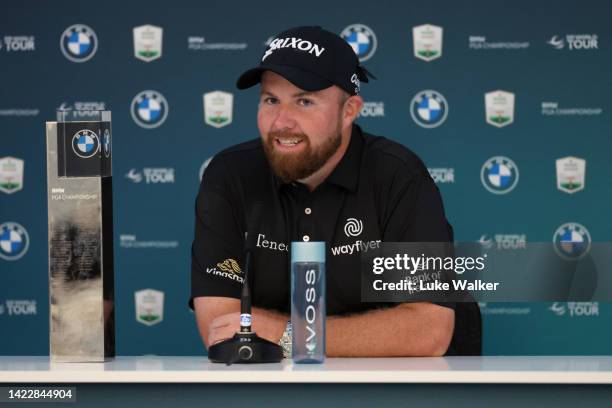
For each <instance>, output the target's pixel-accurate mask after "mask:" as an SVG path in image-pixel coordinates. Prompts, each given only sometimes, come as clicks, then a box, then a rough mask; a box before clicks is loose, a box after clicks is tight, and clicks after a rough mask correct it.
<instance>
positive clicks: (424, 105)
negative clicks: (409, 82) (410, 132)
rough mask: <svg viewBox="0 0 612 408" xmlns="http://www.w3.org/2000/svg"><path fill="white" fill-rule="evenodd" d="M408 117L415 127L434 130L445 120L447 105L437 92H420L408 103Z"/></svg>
mask: <svg viewBox="0 0 612 408" xmlns="http://www.w3.org/2000/svg"><path fill="white" fill-rule="evenodd" d="M410 115H411V116H412V119H413V120H414V121H415V122H416V124H417V125H419V126H421V127H424V128H428V129H429V128H435V127H438V126H440V125H441V124H442V123H444V121H445V120H446V117H447V116H448V103H447V102H446V99H445V98H444V96H443V95H442V94H441V93H439V92H437V91H433V90H426V91H421V92H419V93H418V94H416V95H415V96H414V98H412V102H410Z"/></svg>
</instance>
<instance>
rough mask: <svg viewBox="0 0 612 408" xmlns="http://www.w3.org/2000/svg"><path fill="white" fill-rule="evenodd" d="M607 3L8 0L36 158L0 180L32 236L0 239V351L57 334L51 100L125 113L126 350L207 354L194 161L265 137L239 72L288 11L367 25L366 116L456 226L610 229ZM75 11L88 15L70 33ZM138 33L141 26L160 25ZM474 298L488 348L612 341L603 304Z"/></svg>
mask: <svg viewBox="0 0 612 408" xmlns="http://www.w3.org/2000/svg"><path fill="white" fill-rule="evenodd" d="M611 15H612V4H610V3H607V2H605V1H593V0H589V1H583V2H576V1H522V0H514V1H500V0H497V1H485V0H474V1H463V2H457V1H450V0H444V1H437V2H427V1H418V2H417V1H367V0H353V1H345V0H341V1H334V2H330V1H321V0H312V1H308V2H286V1H278V0H267V1H264V2H249V1H231V0H230V1H213V0H208V1H183V0H179V1H175V2H167V1H159V0H151V1H129V2H128V1H122V2H119V1H115V0H109V1H104V2H102V1H98V2H80V1H76V0H75V1H65V0H61V1H53V2H45V1H32V0H25V1H9V2H5V3H4V4H3V6H2V13H0V41H1V43H0V44H1V45H2V47H1V48H0V75H1V82H0V159H2V158H6V157H12V158H15V159H20V160H23V164H24V167H23V181H22V183H19V182H17V185H15V184H14V183H13V184H11V183H8V184H6V186H5V187H4V188H3V191H0V224H4V225H7V224H5V223H17V224H19V225H20V226H21V227H22V228H21V229H20V230H19V231H18V232H19V234H20V235H19V236H18V241H19V239H21V241H19V242H21V243H22V244H23V243H24V242H25V240H26V239H27V241H28V247H27V248H25V247H24V246H22V247H20V248H17V249H16V251H17V252H19V253H18V254H16V255H18V256H19V258H18V259H16V260H10V259H5V258H7V257H8V258H10V256H7V257H4V258H0V354H1V355H45V354H48V352H49V345H48V342H49V336H48V331H49V323H48V320H49V319H48V315H49V307H48V302H49V300H48V269H47V268H48V265H47V204H46V174H45V121H48V120H54V118H55V111H56V110H57V109H59V108H73V109H79V108H87V107H89V108H91V107H94V108H95V107H98V108H104V109H108V110H111V111H112V115H113V124H112V127H113V177H114V181H113V183H114V218H115V219H114V229H115V239H114V243H115V246H114V250H115V262H116V264H115V274H116V289H115V291H116V321H117V352H118V354H122V355H145V354H155V355H198V354H202V353H205V350H204V348H203V345H202V343H201V341H200V339H199V336H198V333H197V330H196V326H195V322H194V315H193V313H192V312H191V311H190V310H189V309H188V308H187V299H188V296H189V277H190V247H191V239H192V235H193V220H194V215H193V209H194V199H195V195H196V192H197V189H198V184H199V177H200V171H201V168H202V166H203V163H204V162H205V161H206V160H207V159H208V158H210V157H211V156H213V155H214V154H215V153H216V152H218V151H220V150H222V149H224V148H225V147H228V146H231V145H234V144H236V143H240V142H242V141H245V140H248V139H251V138H254V137H258V131H257V127H256V111H257V101H258V90H257V89H256V88H254V89H250V90H247V91H242V92H241V91H237V90H236V89H235V85H234V84H235V81H236V79H237V77H238V75H239V74H240V73H241V72H242V71H244V70H245V69H246V68H249V67H251V66H253V65H255V64H257V63H258V61H259V59H260V57H261V55H262V53H263V51H264V49H265V44H266V41H268V40H269V39H270V37H271V36H272V35H274V34H275V33H277V32H280V31H282V30H283V29H285V28H288V27H292V26H296V25H321V26H323V27H325V28H327V29H329V30H331V31H334V32H337V33H339V34H340V33H342V32H345V33H347V34H346V35H347V39H348V40H349V41H355V39H356V40H357V41H359V42H360V43H361V48H360V49H361V51H362V54H361V55H362V57H363V58H367V60H365V61H364V65H365V66H366V67H367V68H368V70H370V71H371V72H372V73H374V74H375V75H376V76H377V77H378V80H376V81H372V82H370V83H369V84H365V85H364V86H363V92H362V94H363V97H364V99H365V101H366V102H368V103H369V105H368V110H367V112H364V114H363V116H362V117H360V118H359V120H358V123H359V124H360V125H361V126H362V128H363V129H365V130H366V131H368V132H369V133H374V134H379V135H384V136H386V137H389V138H391V139H393V140H396V141H398V142H399V143H402V144H404V145H406V146H408V147H409V148H411V149H412V150H414V151H415V152H416V153H417V154H419V155H420V156H421V157H422V159H423V160H424V161H425V163H426V164H427V166H428V167H429V168H430V169H431V171H432V173H433V174H435V175H436V179H437V181H438V186H439V188H440V191H441V193H442V195H443V199H444V202H445V207H446V211H447V215H448V218H449V220H450V221H451V223H452V224H453V226H454V228H455V234H456V237H455V238H456V240H458V241H464V242H466V241H468V242H469V241H472V242H473V241H479V240H480V241H482V242H483V243H489V244H490V245H497V242H498V241H499V242H500V243H501V242H509V243H510V244H509V245H511V246H512V245H517V242H518V245H519V246H520V242H521V241H523V242H527V244H528V243H531V242H533V243H535V242H552V240H553V237H554V235H555V231H556V230H557V229H558V228H559V227H560V226H562V225H563V224H565V223H568V222H571V223H577V224H580V225H581V226H583V227H584V228H585V229H586V230H587V231H588V239H589V241H592V242H593V243H602V242H606V241H607V240H608V232H610V231H611V230H612V219H611V217H610V202H611V199H612V188H611V184H610V180H612V166H610V163H609V159H610V153H611V151H612V137H611V135H612V122H611V120H610V117H609V111H610V108H612V106H611V103H610V91H611V90H612V87H611V85H612V81H611V73H612V55H611V48H610V40H611V39H612V25H610V16H611ZM75 24H82V25H86V26H87V27H88V28H89V29H91V31H88V30H87V29H85V31H83V30H81V31H80V34H79V33H76V34H75V32H73V31H70V30H69V31H68V36H67V37H66V36H64V34H63V33H64V32H65V31H66V30H68V29H69V28H70V27H71V26H73V25H75ZM356 24H357V26H355V25H356ZM424 24H431V25H433V26H436V27H441V28H442V37H441V38H442V41H441V44H440V45H441V55H440V53H438V54H437V55H434V56H437V58H434V59H431V60H424V59H422V58H417V57H415V49H414V34H413V27H417V26H421V25H424ZM143 25H152V26H154V27H159V28H161V29H162V30H163V31H162V32H163V35H162V37H161V39H162V41H161V54H159V53H157V54H156V52H159V50H157V51H156V49H155V47H153V48H147V49H144V52H143V53H141V56H142V54H144V56H143V58H144V59H152V58H154V59H153V60H150V61H145V60H143V59H139V58H136V57H135V44H134V33H133V29H134V28H135V27H140V26H143ZM363 26H365V28H364V27H363ZM153 31H154V33H153V34H151V33H149V35H151V36H154V34H155V33H159V31H155V30H153ZM92 32H93V33H95V37H93V36H92V34H91V33H92ZM146 35H147V33H145V34H143V37H142V38H141V37H139V41H144V42H145V43H146V42H147V41H151V39H150V38H148V39H147V38H146ZM425 35H427V33H425ZM374 38H375V40H374ZM62 39H64V40H62ZM374 41H376V47H375V49H374V47H373V45H374ZM356 46H357V45H356ZM71 47H72V48H71ZM74 47H76V48H74ZM79 47H80V48H79ZM357 47H358V46H357ZM94 48H95V52H94ZM434 48H435V47H434ZM71 50H72V51H71ZM140 51H143V50H140ZM417 51H418V50H417ZM434 51H435V50H434ZM71 52H72V54H71ZM419 55H423V53H421V54H419ZM425 55H426V59H429V57H431V56H432V54H431V53H429V54H428V53H425ZM427 55H429V57H427ZM68 56H71V57H73V59H74V58H76V57H75V56H77V57H78V58H81V59H86V58H88V59H87V60H86V61H83V62H74V61H73V60H72V59H70V58H68ZM147 90H154V91H156V92H157V93H155V94H145V97H147V95H148V97H150V98H151V99H147V101H148V104H149V105H148V106H144V105H143V100H144V99H142V98H140V99H139V98H138V95H139V94H141V92H143V91H147ZM424 90H435V91H436V92H437V93H436V94H435V95H442V97H443V98H444V101H442V103H440V105H439V106H438V105H435V104H434V105H430V107H431V106H433V107H434V108H436V109H434V110H436V112H434V113H432V114H433V115H434V116H435V115H438V114H441V113H443V114H445V115H446V118H445V120H444V121H443V122H441V121H440V120H438V121H436V120H434V121H433V122H432V123H430V124H433V125H436V126H435V127H423V126H421V125H422V124H423V123H425V124H426V125H427V124H428V123H427V121H425V122H423V118H422V117H421V120H420V121H421V124H419V123H418V122H419V110H418V109H419V106H415V105H414V104H413V98H414V97H415V96H416V95H418V94H419V93H420V92H421V91H424ZM497 90H503V91H506V92H509V93H512V94H513V95H514V98H515V102H514V113H513V115H511V116H513V117H512V121H511V123H510V124H506V125H504V126H501V127H499V126H496V125H493V124H490V123H487V121H486V116H485V93H488V92H492V91H497ZM213 91H223V92H227V93H231V94H232V95H233V105H232V107H233V110H232V115H231V118H230V117H229V116H228V114H227V111H224V112H223V113H221V114H216V113H214V112H213V113H212V114H211V115H212V118H213V119H215V118H216V120H212V121H210V123H212V124H213V125H215V126H213V125H211V124H207V123H206V121H205V117H206V115H205V114H204V103H203V95H204V94H206V93H209V92H213ZM151 95H153V96H151ZM160 95H161V96H163V99H161V97H160ZM135 98H136V101H135V102H134V100H135ZM160 101H161V102H160ZM225 101H228V99H227V95H226V99H225ZM436 101H437V102H440V99H436ZM133 102H134V103H136V104H137V105H136V106H135V105H134V103H133ZM438 107H439V108H440V109H437V108H438ZM506 107H507V106H506ZM147 108H148V110H147ZM411 112H412V114H411ZM415 112H416V118H417V120H415V119H414V118H413V114H415ZM139 115H140V116H139ZM147 115H148V116H147ZM211 115H209V116H211ZM215 115H216V116H215ZM502 116H506V115H505V114H504V115H502ZM164 117H165V119H164V120H163V121H162V119H163V118H164ZM439 118H441V116H440V117H439ZM139 121H140V124H139ZM434 122H435V123H434ZM494 123H495V122H494ZM506 123H507V122H506ZM497 124H499V123H497ZM142 125H145V126H148V127H143V126H142ZM219 125H221V126H219ZM495 156H504V157H507V158H510V159H511V160H512V161H513V162H514V164H515V166H516V167H515V168H514V169H510V170H511V172H510V174H509V175H508V177H509V178H508V180H509V181H508V182H509V183H511V184H512V185H513V186H514V187H513V188H512V190H511V191H509V192H507V193H503V194H498V193H499V192H503V191H500V190H498V191H495V192H491V191H490V190H489V189H487V188H485V184H483V181H482V180H481V170H482V168H483V165H484V164H485V162H487V160H488V159H490V158H492V157H495ZM569 156H573V157H577V158H580V159H583V160H585V164H586V172H585V173H584V181H583V183H582V184H581V187H583V188H581V189H580V188H576V186H574V187H573V190H572V193H568V192H564V191H562V190H561V189H559V188H558V186H557V173H556V170H555V161H556V160H557V159H560V158H565V157H569ZM2 163H4V165H5V168H4V170H2V169H3V168H2ZM7 163H8V164H7ZM11 163H12V164H11ZM11 165H12V166H14V165H15V160H14V159H13V161H10V160H9V161H6V160H5V161H4V162H0V171H5V172H6V171H11V170H10V169H8V170H7V168H8V167H7V166H9V167H10V166H11ZM516 168H518V170H519V174H520V177H517V174H516ZM505 169H508V168H507V167H505ZM13 171H14V167H13ZM505 182H506V181H503V182H502V184H503V183H505ZM502 187H503V186H502ZM501 190H503V188H502V189H501ZM576 190H580V191H576ZM24 230H25V233H24V232H23V231H24ZM25 234H27V238H25ZM582 237H584V234H583V235H582ZM585 239H587V238H585ZM7 242H8V241H7ZM7 248H8V247H7ZM11 251H15V249H14V248H8V249H4V252H5V253H6V254H9V255H10V253H11ZM6 254H5V255H6ZM601 272H606V271H601ZM145 289H152V290H156V291H159V292H163V294H164V298H163V316H161V315H159V314H157V316H156V317H155V319H154V320H155V321H153V322H152V323H153V324H150V323H151V322H148V323H149V324H143V323H142V322H139V321H138V320H137V318H136V302H135V292H137V291H140V290H145ZM480 306H481V310H482V312H483V320H484V353H485V354H488V355H496V354H534V355H536V354H611V353H612V305H611V304H609V303H605V302H599V303H598V302H588V303H579V304H577V303H571V304H570V303H550V302H540V303H504V304H500V303H482V304H481V305H480Z"/></svg>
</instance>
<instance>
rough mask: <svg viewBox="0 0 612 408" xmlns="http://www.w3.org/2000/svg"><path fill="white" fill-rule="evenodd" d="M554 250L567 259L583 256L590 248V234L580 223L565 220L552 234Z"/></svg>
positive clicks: (576, 258) (572, 259) (573, 259)
mask: <svg viewBox="0 0 612 408" xmlns="http://www.w3.org/2000/svg"><path fill="white" fill-rule="evenodd" d="M553 243H554V247H555V252H557V254H558V255H559V256H560V257H561V258H563V259H567V260H569V261H575V260H578V259H580V258H582V257H583V256H585V255H586V254H587V253H588V252H589V250H590V249H591V235H590V234H589V231H588V230H587V229H586V228H585V227H584V226H582V225H580V224H578V223H575V222H567V223H565V224H563V225H561V226H560V227H559V228H557V230H556V231H555V234H554V235H553Z"/></svg>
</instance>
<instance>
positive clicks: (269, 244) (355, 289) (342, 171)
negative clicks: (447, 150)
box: [189, 125, 455, 315]
mask: <svg viewBox="0 0 612 408" xmlns="http://www.w3.org/2000/svg"><path fill="white" fill-rule="evenodd" d="M258 201H261V202H263V204H264V205H263V212H262V214H261V218H260V220H257V225H258V226H259V227H258V228H257V239H256V248H255V251H254V253H253V269H252V271H253V273H252V276H251V278H252V279H250V282H251V284H252V286H251V288H252V302H253V306H258V307H262V308H266V309H276V310H279V311H281V312H285V313H288V312H289V311H290V308H289V305H290V303H289V296H290V269H289V262H290V254H289V248H290V243H291V241H325V242H326V245H327V254H326V256H327V259H326V285H327V286H326V291H327V298H326V302H327V313H328V315H336V314H344V313H356V312H362V311H365V310H368V309H372V308H375V307H380V306H383V304H376V303H362V302H361V288H360V251H361V249H362V248H363V246H365V245H372V243H376V242H377V241H378V242H380V241H383V242H384V241H387V242H404V241H406V242H448V241H449V240H452V229H451V227H450V225H449V224H448V222H447V220H446V217H445V215H444V209H443V206H442V200H441V198H440V193H439V191H438V188H437V186H436V185H435V184H434V181H433V180H432V178H431V177H430V175H429V173H428V171H427V168H426V167H425V165H424V164H423V162H422V161H421V160H420V159H419V158H418V157H417V156H416V155H415V154H414V153H413V152H412V151H410V150H409V149H408V148H406V147H404V146H402V145H400V144H398V143H396V142H393V141H391V140H389V139H386V138H384V137H380V136H372V135H369V134H367V133H363V132H362V131H361V128H360V127H359V126H357V125H354V126H353V130H352V134H351V139H350V143H349V146H348V149H347V151H346V153H345V154H344V156H343V157H342V159H341V160H340V162H339V163H338V165H337V166H336V168H335V169H334V170H333V171H332V173H331V174H330V175H329V177H327V179H326V180H325V181H324V182H323V183H322V184H320V185H319V186H318V187H317V188H316V189H314V190H313V191H312V192H311V191H309V190H308V189H307V188H306V186H305V185H303V184H301V183H298V182H294V183H289V184H285V183H283V182H282V181H281V180H280V179H279V178H278V177H276V175H275V174H274V173H273V172H272V170H271V168H270V167H269V165H268V162H267V159H266V156H265V153H264V150H263V146H262V142H261V139H256V140H251V141H248V142H245V143H242V144H239V145H236V146H233V147H230V148H228V149H226V150H224V151H222V152H220V153H219V154H217V155H215V157H214V158H213V159H212V160H211V162H210V164H209V165H208V167H207V168H206V171H205V172H204V175H203V177H202V183H201V185H200V190H199V193H198V196H197V200H196V219H195V239H194V241H193V246H192V263H191V265H192V266H191V299H190V301H189V305H190V307H191V308H193V298H194V297H198V296H224V297H232V298H240V291H241V287H242V276H243V273H242V269H243V261H244V256H243V254H244V245H245V232H246V231H247V225H248V223H249V217H250V216H251V214H252V209H253V207H254V203H256V202H258ZM251 225H252V224H251ZM374 245H375V244H374ZM440 304H442V305H444V306H447V307H451V308H454V307H455V305H454V304H453V303H440Z"/></svg>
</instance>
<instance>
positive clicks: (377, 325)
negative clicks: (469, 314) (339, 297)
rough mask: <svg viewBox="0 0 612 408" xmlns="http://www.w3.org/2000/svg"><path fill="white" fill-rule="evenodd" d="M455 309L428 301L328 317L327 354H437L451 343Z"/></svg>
mask: <svg viewBox="0 0 612 408" xmlns="http://www.w3.org/2000/svg"><path fill="white" fill-rule="evenodd" d="M454 322H455V319H454V311H453V310H452V309H449V308H445V307H443V306H439V305H435V304H430V303H411V304H408V303H407V304H401V305H399V306H396V307H392V308H387V309H378V310H373V311H368V312H365V313H360V314H356V315H351V316H341V317H335V316H329V317H328V318H327V327H326V329H327V333H326V336H327V341H326V346H327V351H326V354H327V356H328V357H395V356H440V355H443V354H444V353H445V352H446V350H447V348H448V345H449V343H450V340H451V338H452V333H453V328H454Z"/></svg>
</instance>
